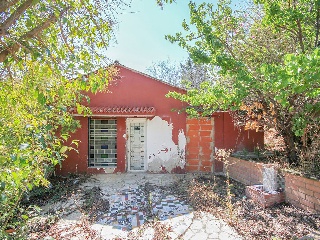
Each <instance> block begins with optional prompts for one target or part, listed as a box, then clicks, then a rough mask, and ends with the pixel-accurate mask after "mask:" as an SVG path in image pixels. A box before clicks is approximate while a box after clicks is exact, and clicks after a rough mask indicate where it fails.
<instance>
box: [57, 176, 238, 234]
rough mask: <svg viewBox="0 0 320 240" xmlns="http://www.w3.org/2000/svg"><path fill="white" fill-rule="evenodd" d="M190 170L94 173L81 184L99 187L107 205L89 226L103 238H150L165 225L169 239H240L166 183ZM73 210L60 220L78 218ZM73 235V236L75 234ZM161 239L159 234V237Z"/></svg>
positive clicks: (66, 220) (223, 223)
mask: <svg viewBox="0 0 320 240" xmlns="http://www.w3.org/2000/svg"><path fill="white" fill-rule="evenodd" d="M193 177H194V175H192V174H145V173H138V174H132V173H126V174H103V175H102V174H101V175H94V176H93V177H92V178H90V179H89V180H88V181H87V182H86V183H84V184H83V185H82V186H81V187H83V188H84V189H91V188H92V187H99V188H100V189H101V191H102V193H103V194H104V196H103V197H104V198H106V199H108V201H109V204H110V208H109V212H108V213H104V214H103V215H102V216H101V217H100V218H99V220H98V221H97V222H96V223H95V224H93V225H92V228H93V229H94V230H96V231H98V232H99V233H100V234H101V237H102V239H143V240H144V239H153V238H154V237H155V236H156V235H157V234H158V232H157V229H156V228H155V227H154V226H155V225H152V224H148V223H150V222H154V223H159V224H161V226H162V227H164V228H165V229H166V230H165V235H166V237H167V238H169V239H186V240H187V239H196V240H202V239H203V240H205V239H231V240H232V239H242V238H241V237H240V236H239V235H238V234H237V233H236V232H235V230H234V229H232V228H231V227H229V226H228V225H227V224H226V223H225V222H224V221H222V220H219V219H217V218H216V217H214V216H213V215H211V214H209V213H197V212H194V211H193V209H192V208H191V207H190V206H189V205H188V204H187V203H186V202H185V201H184V200H183V199H181V198H179V196H178V195H175V194H174V193H172V192H170V191H169V190H168V189H167V188H165V186H169V185H170V184H172V183H176V182H177V180H179V181H180V182H181V181H182V182H183V181H187V180H190V178H193ZM79 218H80V214H77V213H76V212H73V213H72V214H70V215H68V216H65V218H64V219H63V220H61V222H62V224H70V223H72V222H77V221H79ZM75 239H76V238H75ZM158 239H161V238H158Z"/></svg>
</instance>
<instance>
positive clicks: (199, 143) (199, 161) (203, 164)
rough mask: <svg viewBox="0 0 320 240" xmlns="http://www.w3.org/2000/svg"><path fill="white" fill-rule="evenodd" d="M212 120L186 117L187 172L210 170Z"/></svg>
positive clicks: (212, 142)
mask: <svg viewBox="0 0 320 240" xmlns="http://www.w3.org/2000/svg"><path fill="white" fill-rule="evenodd" d="M213 136H214V120H213V118H212V119H208V118H199V119H194V118H191V119H187V155H186V159H187V160H186V161H187V163H186V170H187V171H188V172H200V171H201V172H211V171H212V164H213V157H214V137H213Z"/></svg>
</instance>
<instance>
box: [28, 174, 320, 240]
mask: <svg viewBox="0 0 320 240" xmlns="http://www.w3.org/2000/svg"><path fill="white" fill-rule="evenodd" d="M149 175H151V177H150V180H149V179H145V183H141V186H142V185H143V187H144V188H143V189H144V190H145V191H149V190H150V191H151V190H152V189H151V188H152V186H158V187H159V189H162V190H161V191H165V192H166V193H167V194H172V195H174V196H177V199H179V201H183V202H185V203H187V204H189V205H190V206H191V207H192V209H193V212H194V215H197V214H198V215H199V214H200V213H201V212H206V213H210V214H212V215H214V216H215V217H216V218H217V219H222V220H224V221H225V222H227V223H228V224H229V226H231V227H232V228H233V229H235V230H236V231H237V232H238V234H239V235H240V236H241V237H242V238H243V239H300V238H302V237H305V236H307V235H309V236H311V235H312V236H313V237H314V239H320V234H319V232H317V231H319V229H320V215H319V214H312V213H309V212H307V211H304V210H301V209H298V208H295V207H294V206H292V205H290V204H286V203H283V204H278V205H276V206H273V207H270V208H267V209H263V208H261V207H259V206H257V205H256V204H254V203H253V202H252V200H250V199H247V198H246V197H245V186H244V185H243V184H241V183H239V182H236V181H232V180H231V181H230V184H227V181H226V178H225V177H224V176H214V175H205V174H202V175H192V174H187V175H183V174H180V176H179V177H177V178H176V179H173V180H172V181H171V182H170V181H168V179H167V178H166V176H165V174H164V177H163V180H162V178H161V179H160V180H159V179H158V180H157V182H152V181H153V179H154V178H152V174H149ZM100 180H101V179H100ZM100 180H99V179H98V180H97V179H95V178H92V177H91V178H88V177H86V176H71V177H69V178H61V177H60V178H52V179H51V184H52V185H51V187H50V188H48V189H37V190H35V192H34V193H33V194H32V195H30V197H29V199H28V201H25V203H24V204H26V205H38V206H40V207H41V208H42V211H41V212H40V213H39V214H34V216H33V217H32V218H31V220H30V221H29V223H28V225H29V232H28V238H29V239H43V238H45V239H103V238H101V234H100V233H99V232H98V231H97V230H95V229H94V228H92V225H93V224H94V223H96V222H97V221H99V220H101V219H103V216H106V213H108V212H110V211H111V209H110V205H111V203H110V202H109V200H108V199H110V198H107V197H106V192H107V190H108V191H110V192H112V191H117V188H118V187H119V186H120V185H121V184H122V185H121V186H124V185H125V184H126V182H128V181H130V180H129V178H127V179H124V180H123V181H122V182H116V183H112V182H107V183H104V184H103V185H99V184H101V181H100ZM99 181H100V182H99ZM154 181H155V180H154ZM88 182H90V184H88ZM98 182H99V184H98ZM146 183H147V185H146ZM102 186H105V187H107V190H105V189H104V188H103V187H102ZM146 186H149V187H150V189H149V190H148V189H146ZM138 187H139V183H138ZM103 189H104V190H103ZM229 190H230V191H229ZM147 196H149V195H147ZM149 210H150V208H149ZM145 212H148V206H146V209H145ZM148 214H149V216H148V218H146V220H145V221H144V222H143V226H140V227H139V229H140V230H139V231H140V232H139V231H132V232H131V233H130V234H131V235H130V234H129V235H128V236H127V239H137V238H138V237H139V236H140V239H142V238H141V236H143V235H141V232H142V231H143V229H147V228H150V227H151V228H152V229H153V230H154V233H155V234H154V235H153V237H152V238H150V239H189V238H188V237H187V236H186V235H184V234H185V233H186V231H187V230H185V231H184V233H182V234H180V235H175V236H174V237H172V236H173V235H170V234H169V233H170V232H171V231H172V230H171V229H170V226H168V225H166V224H164V222H163V221H160V220H161V219H159V218H156V217H155V216H154V214H152V212H151V211H149V213H147V215H148ZM200 215H201V214H200ZM200 215H199V216H200ZM66 216H68V217H66ZM62 219H63V220H64V225H63V224H62V225H61V221H62ZM71 220H76V221H71ZM139 234H140V235H139ZM310 234H311V235H310ZM79 236H81V238H79ZM50 237H51V238H50ZM114 239H121V237H120V238H114ZM212 239H222V238H221V237H220V238H219V237H217V238H212ZM311 239H312V238H311ZM199 240H200V239H199Z"/></svg>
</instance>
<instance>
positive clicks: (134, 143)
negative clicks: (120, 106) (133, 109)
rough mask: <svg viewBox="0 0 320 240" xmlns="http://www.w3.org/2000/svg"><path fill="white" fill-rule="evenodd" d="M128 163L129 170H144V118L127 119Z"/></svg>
mask: <svg viewBox="0 0 320 240" xmlns="http://www.w3.org/2000/svg"><path fill="white" fill-rule="evenodd" d="M127 130H128V135H129V138H128V142H127V144H128V149H127V151H128V155H127V156H128V159H129V161H128V164H129V171H145V170H146V120H145V119H128V120H127Z"/></svg>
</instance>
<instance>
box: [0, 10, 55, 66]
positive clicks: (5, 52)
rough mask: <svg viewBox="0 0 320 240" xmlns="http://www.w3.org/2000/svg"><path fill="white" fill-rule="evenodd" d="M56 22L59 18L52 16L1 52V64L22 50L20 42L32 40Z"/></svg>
mask: <svg viewBox="0 0 320 240" xmlns="http://www.w3.org/2000/svg"><path fill="white" fill-rule="evenodd" d="M56 21H57V17H56V16H55V15H51V16H50V17H49V18H48V19H47V20H45V21H44V22H43V23H42V24H41V25H39V26H37V27H35V28H34V29H32V30H30V31H29V32H27V33H25V34H24V35H22V36H21V37H20V38H19V40H18V41H17V42H16V43H14V44H12V45H11V46H8V47H7V48H6V49H4V50H2V51H1V52H0V62H4V61H5V60H6V59H7V57H8V55H9V54H10V53H11V54H13V53H15V52H17V51H18V50H19V49H20V44H19V42H21V41H23V40H25V39H30V38H33V37H35V36H36V35H37V34H39V33H41V32H42V31H43V30H45V29H46V28H48V27H49V26H50V25H51V24H52V23H54V22H56Z"/></svg>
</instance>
